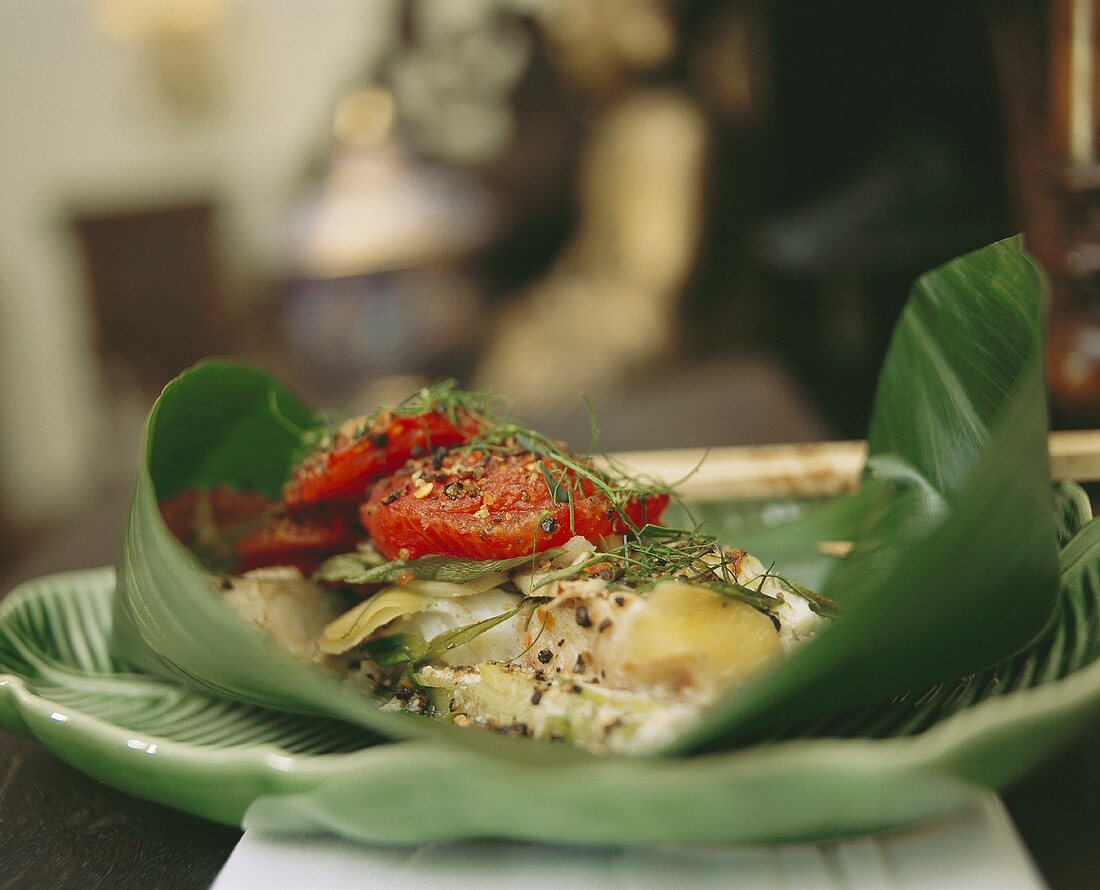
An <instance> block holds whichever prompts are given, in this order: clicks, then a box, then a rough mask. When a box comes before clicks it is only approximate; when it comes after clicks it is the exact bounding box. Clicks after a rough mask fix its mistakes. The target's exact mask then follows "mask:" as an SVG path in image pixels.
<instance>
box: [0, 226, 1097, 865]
mask: <svg viewBox="0 0 1100 890" xmlns="http://www.w3.org/2000/svg"><path fill="white" fill-rule="evenodd" d="M1044 299H1045V290H1044V283H1043V279H1042V275H1041V273H1040V272H1039V270H1038V269H1037V268H1036V267H1035V265H1034V264H1033V263H1032V261H1031V260H1030V258H1029V257H1027V255H1026V254H1025V253H1024V251H1023V249H1022V245H1021V244H1020V242H1019V241H1018V239H1011V240H1009V241H1005V242H1000V243H998V244H994V245H991V246H990V247H988V248H985V249H984V250H981V251H977V252H975V253H973V254H969V255H967V256H965V257H961V258H959V259H958V260H955V261H953V262H952V263H949V264H947V265H945V266H943V267H941V268H940V269H937V270H934V271H933V272H930V273H928V274H927V275H925V276H923V277H922V278H921V279H920V280H919V281H918V282H917V283H916V285H915V286H914V289H913V294H912V296H911V298H910V302H909V304H908V306H907V308H906V310H905V313H904V314H903V316H902V319H901V321H900V322H899V324H898V327H897V329H896V331H895V334H894V338H893V341H892V343H891V347H890V351H889V353H888V355H887V358H886V362H885V365H884V367H883V371H882V374H881V376H880V380H879V390H878V395H877V397H876V403H875V409H874V415H873V419H872V423H871V427H870V430H869V433H868V437H867V438H868V454H869V457H868V462H867V466H866V468H865V470H864V473H863V478H862V481H861V484H860V486H859V488H858V489H857V490H856V491H854V492H852V493H851V494H849V495H845V496H842V497H839V498H836V499H834V500H830V501H827V502H825V503H823V504H819V505H815V506H813V507H812V508H808V509H805V510H800V511H799V512H800V514H801V515H799V516H798V517H797V518H796V519H794V520H793V521H791V522H787V523H784V524H781V525H778V526H776V527H767V525H766V524H761V523H752V522H745V521H744V511H743V510H742V508H741V507H739V506H736V505H731V504H711V505H702V506H701V507H700V508H699V509H698V511H697V514H698V515H699V516H700V517H701V519H702V520H703V521H704V522H705V524H706V525H707V526H709V527H710V529H711V530H713V531H715V533H717V534H719V536H720V537H722V538H723V539H724V540H726V541H727V542H729V543H733V544H736V545H738V546H743V547H745V548H746V549H748V550H750V551H751V552H753V553H755V554H756V555H758V556H760V557H761V558H763V559H764V560H765V562H767V561H768V560H773V561H774V562H775V564H776V565H778V566H781V567H782V569H783V571H784V573H785V574H787V575H788V576H789V577H792V578H793V579H795V580H796V581H798V582H801V583H804V584H807V585H809V586H811V587H815V588H817V589H818V590H820V591H821V592H822V593H823V594H824V595H825V596H827V597H829V598H832V599H835V600H837V601H838V602H840V603H841V604H842V605H843V606H845V607H846V608H847V610H848V611H847V612H846V614H845V615H844V616H843V617H842V618H840V619H838V620H837V621H835V622H834V623H833V625H832V626H830V627H829V629H828V630H827V631H825V632H824V633H823V634H821V635H820V637H819V638H818V639H816V640H815V641H814V642H813V643H812V644H811V645H809V646H806V647H804V648H803V649H802V650H800V651H799V652H797V653H796V654H795V655H793V656H792V657H791V658H789V659H787V660H785V661H784V662H782V663H780V664H778V665H777V666H775V667H774V668H773V669H771V670H769V671H767V672H765V673H763V674H762V675H761V676H760V677H759V678H758V679H757V680H754V681H753V682H751V683H749V684H748V685H746V686H745V687H744V688H743V689H741V690H737V691H736V692H735V693H732V694H730V695H728V696H727V697H726V698H724V699H723V700H721V701H719V702H718V703H717V705H716V706H715V707H714V708H712V709H711V710H710V711H709V712H708V713H707V714H706V715H705V716H704V718H703V719H701V720H700V721H698V724H697V725H696V726H693V727H691V728H689V730H688V732H686V733H685V734H684V736H683V737H681V738H679V739H678V740H677V741H676V742H675V743H674V744H673V745H672V746H670V747H669V748H668V749H667V750H664V751H662V752H658V753H657V754H654V755H651V756H645V757H626V756H605V757H600V756H596V755H592V754H590V753H589V752H587V751H584V750H581V749H578V748H574V747H572V746H569V745H554V744H551V743H547V742H536V741H534V740H531V739H516V738H505V737H501V736H498V735H494V734H492V733H485V732H477V731H472V730H464V729H461V728H459V727H456V726H454V725H451V724H449V723H447V722H444V721H433V720H426V719H423V718H421V717H416V716H413V715H409V714H401V713H384V712H381V711H379V709H378V704H379V702H378V701H375V700H372V699H370V698H369V697H367V696H364V695H361V694H357V693H355V692H354V691H353V690H351V689H350V688H349V687H348V686H347V685H345V684H342V683H340V682H339V681H337V680H336V679H335V678H333V677H330V676H328V675H326V674H324V673H323V672H322V671H320V670H318V669H316V668H314V667H312V666H310V665H306V664H303V663H300V662H297V661H296V660H295V659H293V658H292V657H291V656H290V655H289V654H288V653H287V652H285V651H283V650H280V649H279V648H278V647H276V646H275V645H274V644H273V643H271V642H270V641H269V640H268V639H266V638H264V637H263V636H262V635H261V634H258V633H256V632H255V631H253V630H252V629H250V628H248V627H246V626H245V625H244V624H243V623H242V622H240V621H238V620H237V619H236V617H235V616H234V615H232V614H231V613H230V611H229V610H228V609H227V608H226V607H225V606H224V604H223V603H221V602H220V601H219V600H218V599H217V598H216V597H214V596H212V595H211V590H210V586H209V582H208V580H207V579H206V577H205V576H204V574H203V570H202V567H201V566H200V564H199V563H198V561H197V560H196V558H195V556H194V555H193V554H191V553H190V552H188V551H186V550H185V549H184V548H182V547H181V546H180V545H179V544H178V543H177V542H176V541H175V539H174V538H173V537H172V536H171V534H170V533H169V532H168V529H167V527H166V526H165V524H164V522H163V520H162V519H161V516H160V512H159V509H158V500H160V499H163V498H165V497H168V496H170V495H172V494H174V493H176V492H178V491H181V490H184V489H187V488H192V487H203V486H210V485H218V484H228V485H231V486H233V487H238V488H242V489H248V490H253V491H258V492H261V493H263V494H267V495H269V496H277V495H278V492H279V491H280V489H281V486H282V484H283V481H284V480H285V479H286V478H287V473H288V471H289V469H290V467H291V466H292V465H293V463H294V461H295V455H296V454H298V453H300V446H301V444H302V440H301V438H300V436H299V434H298V433H299V432H300V431H302V430H303V429H305V428H306V427H307V426H308V425H309V424H310V423H311V421H312V414H311V412H310V411H309V410H308V409H307V408H306V407H305V406H304V405H303V404H302V403H301V402H299V401H298V400H297V399H295V398H294V396H293V395H292V394H291V393H289V392H288V391H287V390H286V389H285V388H283V387H281V386H280V385H279V384H278V383H276V382H275V381H273V380H272V379H271V378H270V377H268V376H267V375H266V374H263V373H262V372H259V371H256V370H254V369H249V368H245V367H243V366H240V365H234V364H232V363H227V362H208V363H204V364H201V365H199V366H196V368H194V369H192V370H191V371H189V372H185V373H184V374H183V375H181V376H180V377H179V378H177V379H176V380H175V381H173V382H172V383H170V384H169V385H168V387H166V389H165V391H164V393H163V394H162V396H161V398H160V399H158V401H157V404H156V405H155V406H154V408H153V411H152V413H151V414H150V418H149V422H148V425H147V428H146V441H145V450H144V460H143V461H142V465H141V468H140V470H139V474H138V480H137V485H136V488H135V493H134V499H133V503H132V508H131V512H130V517H129V520H128V522H127V527H126V530H125V533H124V536H123V543H122V547H121V551H120V555H119V560H118V569H117V574H115V575H112V573H111V572H110V571H109V570H96V571H93V572H89V573H77V574H70V575H64V576H57V577H54V578H47V579H42V580H41V581H38V582H33V583H31V584H29V585H27V586H25V587H23V588H22V589H21V590H19V591H17V592H15V593H13V594H12V595H11V596H10V597H9V598H8V599H7V600H6V601H5V602H4V603H3V604H2V606H0V725H2V726H5V727H8V728H10V729H13V730H15V731H18V732H23V733H25V734H29V735H32V736H34V737H36V738H38V739H40V740H41V741H42V742H43V743H44V744H46V745H47V746H49V747H50V748H51V749H53V750H54V751H55V752H56V753H57V754H59V755H60V756H61V757H62V758H64V759H66V760H68V761H69V762H71V763H73V764H75V765H77V766H78V767H79V768H81V769H83V770H85V771H86V772H89V773H90V774H92V775H94V776H97V777H99V778H101V779H103V780H104V781H106V782H109V783H111V784H113V785H116V786H118V787H120V788H123V789H126V790H129V791H132V792H133V793H135V794H139V795H141V796H145V797H149V798H152V799H155V800H159V801H163V802H166V803H170V804H172V805H174V806H177V807H181V808H183V809H187V810H190V811H192V812H194V813H197V814H199V815H203V816H207V817H209V818H212V819H218V820H222V821H226V822H232V823H239V822H240V821H241V820H244V822H245V823H246V824H248V825H252V826H257V827H262V828H267V829H272V830H284V831H299V832H300V831H314V830H316V831H332V832H337V833H340V834H345V835H348V836H351V837H355V838H359V839H364V840H373V841H390V842H424V841H435V840H444V839H456V838H466V837H487V836H488V837H508V838H524V839H531V840H545V841H561V842H569V843H574V844H609V843H614V844H624V843H625V844H629V843H657V842H666V843H671V842H688V843H714V842H735V841H786V840H796V839H799V840H808V839H826V838H835V837H840V836H845V835H851V834H855V833H863V832H867V831H872V830H878V829H886V828H891V827H896V826H899V825H902V824H906V823H911V822H914V821H916V820H920V819H924V818H927V817H930V816H933V815H936V814H938V813H942V812H944V811H945V810H948V809H951V808H954V807H957V806H959V805H960V804H961V803H963V802H964V801H966V800H967V799H968V798H969V797H971V796H972V795H973V794H974V793H975V791H976V790H977V789H985V788H999V787H1001V786H1003V785H1004V784H1005V783H1006V782H1009V781H1011V780H1012V779H1013V778H1015V777H1016V776H1018V775H1020V774H1021V773H1022V772H1023V771H1024V770H1026V769H1027V768H1028V767H1029V766H1031V765H1032V764H1034V763H1035V762H1036V761H1037V760H1038V759H1039V758H1041V757H1042V756H1043V755H1044V754H1046V753H1048V752H1050V751H1052V750H1053V749H1054V748H1055V747H1056V746H1058V745H1060V744H1061V743H1063V742H1064V741H1065V740H1066V739H1067V738H1068V737H1069V735H1071V734H1072V733H1073V732H1074V731H1075V730H1077V729H1078V728H1080V727H1081V725H1082V724H1083V723H1084V722H1085V721H1087V720H1089V719H1090V718H1091V717H1092V715H1093V713H1094V712H1095V710H1096V709H1097V707H1098V706H1100V666H1098V665H1097V664H1096V656H1097V655H1098V654H1100V608H1098V602H1097V599H1098V597H1100V525H1098V524H1097V523H1095V522H1089V519H1090V514H1089V509H1088V501H1087V499H1086V498H1085V497H1084V495H1083V493H1082V492H1081V491H1080V489H1078V488H1076V487H1075V486H1073V485H1072V484H1068V483H1063V484H1061V485H1058V486H1055V487H1054V497H1053V507H1054V509H1053V510H1052V498H1051V482H1050V473H1049V466H1048V463H1047V456H1046V404H1045V395H1044V388H1043V367H1044V363H1043V356H1042V340H1043V332H1042V313H1043V305H1044ZM758 512H759V511H758ZM764 512H768V511H764ZM681 521H685V520H684V519H683V517H681ZM838 540H844V541H851V542H854V546H853V547H852V549H851V552H850V554H849V555H848V556H847V557H845V558H843V559H840V560H838V559H835V558H833V557H831V556H828V555H827V554H823V553H822V552H820V551H821V548H820V547H819V544H820V542H822V541H838Z"/></svg>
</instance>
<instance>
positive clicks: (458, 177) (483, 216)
mask: <svg viewBox="0 0 1100 890" xmlns="http://www.w3.org/2000/svg"><path fill="white" fill-rule="evenodd" d="M495 213H496V211H495V207H494V204H493V202H492V201H491V199H490V198H489V196H488V194H487V193H486V192H485V191H484V189H483V188H482V187H481V186H480V184H479V183H478V182H477V181H476V180H475V179H474V178H473V177H471V176H467V175H465V174H463V173H462V172H461V171H457V170H452V169H445V168H441V167H437V166H434V165H431V164H428V163H426V162H423V161H420V160H417V159H414V158H413V157H411V156H410V155H409V154H408V153H406V152H405V151H403V150H402V149H401V147H400V146H398V145H397V144H395V143H393V142H386V143H384V144H381V145H378V146H375V147H367V148H360V149H353V148H345V149H344V150H342V151H341V152H340V153H339V154H338V155H337V156H336V158H335V159H334V161H333V163H332V164H331V166H330V168H329V170H328V172H327V173H326V175H325V177H324V179H323V181H322V182H321V183H320V185H319V186H318V187H316V188H315V189H314V190H313V191H312V192H311V193H310V194H309V195H308V196H307V198H306V200H305V201H303V202H302V204H301V205H300V206H299V208H298V211H297V213H296V214H295V216H294V218H293V220H292V229H291V237H290V244H291V257H292V267H293V268H292V281H291V284H290V285H289V286H288V287H287V288H286V290H285V293H284V295H283V301H282V307H281V310H282V311H281V324H282V327H283V333H284V336H285V338H286V340H287V343H288V345H289V348H290V350H291V352H292V354H293V356H294V359H295V361H296V363H297V364H298V365H299V366H300V367H301V368H302V370H303V371H305V372H306V373H307V374H308V375H309V376H311V377H312V378H313V379H314V380H315V382H316V383H318V384H319V385H322V386H334V387H338V388H339V387H347V386H354V385H355V384H357V383H358V382H360V381H363V380H365V379H368V378H370V377H374V376H378V375H382V374H401V373H417V372H421V373H432V372H433V371H435V370H436V369H438V368H440V367H443V366H453V365H454V363H455V356H456V355H459V354H461V353H463V352H467V351H469V350H471V349H472V344H473V338H474V334H475V332H476V328H477V319H478V317H479V314H480V307H481V305H482V288H481V286H480V283H479V281H478V280H477V277H476V275H475V274H474V273H473V271H472V270H471V268H470V265H471V264H470V262H469V261H470V259H471V258H472V257H473V256H474V255H476V254H477V252H478V251H479V250H480V249H481V248H483V247H484V245H485V244H486V243H487V242H488V240H489V238H490V236H491V233H492V230H493V221H494V218H495Z"/></svg>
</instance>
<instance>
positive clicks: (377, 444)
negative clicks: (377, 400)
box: [283, 411, 479, 510]
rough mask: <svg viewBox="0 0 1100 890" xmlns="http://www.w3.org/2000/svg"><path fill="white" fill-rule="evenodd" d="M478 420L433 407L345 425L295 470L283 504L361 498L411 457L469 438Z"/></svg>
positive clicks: (304, 504) (295, 505)
mask: <svg viewBox="0 0 1100 890" xmlns="http://www.w3.org/2000/svg"><path fill="white" fill-rule="evenodd" d="M478 429H479V427H478V422H477V421H476V420H475V419H474V418H472V417H470V416H469V415H466V414H459V416H458V417H457V422H452V421H451V419H450V418H449V417H448V416H446V415H444V414H440V413H439V412H437V411H429V412H428V413H426V414H419V415H416V416H413V417H403V416H400V415H395V414H383V415H381V416H380V417H379V418H378V419H377V420H375V421H374V422H373V423H372V424H370V425H369V426H365V425H364V422H363V421H351V422H349V423H346V424H344V425H343V426H342V427H341V428H340V430H339V431H338V432H337V434H336V438H335V441H334V442H333V444H332V445H331V446H330V447H328V448H324V449H318V450H317V451H315V452H313V453H312V454H310V455H309V456H308V457H306V458H305V460H303V461H302V462H301V463H300V464H299V465H298V466H297V467H296V468H295V470H294V473H293V474H292V476H291V479H290V482H288V483H287V486H286V489H285V491H284V493H283V504H284V505H285V506H286V507H287V508H288V509H290V510H300V509H302V508H303V507H307V506H309V505H311V504H317V503H321V502H323V501H356V502H358V501H360V500H362V499H363V498H364V497H365V496H366V490H367V486H368V485H369V484H370V483H371V482H374V481H375V480H376V479H379V478H381V477H382V476H386V475H389V474H390V473H393V472H394V471H395V470H397V469H399V468H401V467H403V466H404V465H405V462H406V461H407V460H408V459H409V458H410V457H417V456H419V455H424V454H427V453H428V452H429V451H432V450H433V449H438V448H450V447H452V446H454V445H458V444H460V443H462V442H465V441H466V440H467V439H469V438H470V437H471V436H473V435H474V434H475V433H476V432H477V431H478Z"/></svg>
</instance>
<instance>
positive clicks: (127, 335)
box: [72, 203, 224, 392]
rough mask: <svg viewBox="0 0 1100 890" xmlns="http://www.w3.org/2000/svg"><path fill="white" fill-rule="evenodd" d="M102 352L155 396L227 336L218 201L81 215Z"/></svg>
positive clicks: (109, 365)
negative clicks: (220, 261) (224, 335)
mask: <svg viewBox="0 0 1100 890" xmlns="http://www.w3.org/2000/svg"><path fill="white" fill-rule="evenodd" d="M72 227H73V231H74V232H75V234H76V237H77V240H78V242H79V245H80V248H81V252H82V254H83V259H84V269H85V276H86V282H87V287H86V292H87V294H88V297H89V300H90V303H91V316H92V321H93V326H94V337H95V343H96V349H97V351H98V354H99V356H100V359H101V360H102V361H103V363H104V366H105V368H106V369H107V370H108V373H109V374H110V373H111V371H112V370H114V369H116V368H117V367H118V366H119V364H121V365H123V366H124V368H125V373H126V374H127V375H129V376H131V377H132V378H133V379H134V380H135V381H136V382H137V383H139V384H140V386H141V387H142V389H144V390H147V391H151V392H155V391H157V390H159V388H160V387H161V386H163V385H164V383H165V381H167V380H168V379H169V378H171V377H172V376H174V375H175V374H176V373H178V372H179V371H180V370H182V369H183V368H185V367H187V366H188V365H189V364H191V363H192V362H194V361H195V360H196V359H198V358H201V357H202V356H204V355H208V354H210V353H212V352H216V351H217V350H218V345H219V343H220V342H221V341H222V340H223V338H221V337H219V331H220V330H222V329H223V327H224V325H223V319H222V316H221V307H220V300H219V298H220V295H221V294H220V291H221V277H220V270H219V260H220V256H219V253H220V252H219V249H218V244H217V233H216V209H215V206H214V204H213V203H194V204H184V205H178V206H160V207H150V208H133V209H125V210H118V211H111V212H108V213H88V214H78V215H76V216H74V218H73V220H72Z"/></svg>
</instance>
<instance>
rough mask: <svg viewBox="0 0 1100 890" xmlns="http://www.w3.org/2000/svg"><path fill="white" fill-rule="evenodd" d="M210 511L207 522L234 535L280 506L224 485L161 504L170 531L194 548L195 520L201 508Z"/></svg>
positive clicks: (190, 490) (190, 491)
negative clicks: (237, 529) (234, 530)
mask: <svg viewBox="0 0 1100 890" xmlns="http://www.w3.org/2000/svg"><path fill="white" fill-rule="evenodd" d="M204 500H205V502H206V503H205V505H204V508H205V509H208V510H209V515H208V516H207V517H206V518H207V520H208V521H209V522H211V523H213V525H214V526H215V528H217V529H219V530H221V531H224V532H226V533H231V532H232V530H233V529H235V528H239V527H241V526H242V525H245V524H247V523H249V522H252V521H253V520H255V519H256V518H257V517H258V516H260V514H262V513H263V512H264V511H265V510H271V509H273V508H274V507H275V506H276V505H275V504H274V503H273V502H271V501H269V500H268V499H267V498H265V497H263V496H262V495H258V494H253V493H250V492H244V491H235V490H234V489H232V488H227V487H226V486H224V485H219V486H216V487H215V488H188V489H186V490H185V491H181V492H178V493H177V494H174V495H172V496H171V497H167V498H165V499H164V500H163V501H161V502H160V513H161V516H163V517H164V522H165V524H166V525H167V526H168V529H169V530H170V531H171V532H172V534H173V535H175V536H176V537H177V538H178V539H179V540H180V541H181V542H182V543H183V544H186V545H188V546H190V545H191V544H192V543H193V541H194V538H195V517H196V513H197V512H198V511H199V507H200V504H201V503H202V502H203V501H204Z"/></svg>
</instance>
